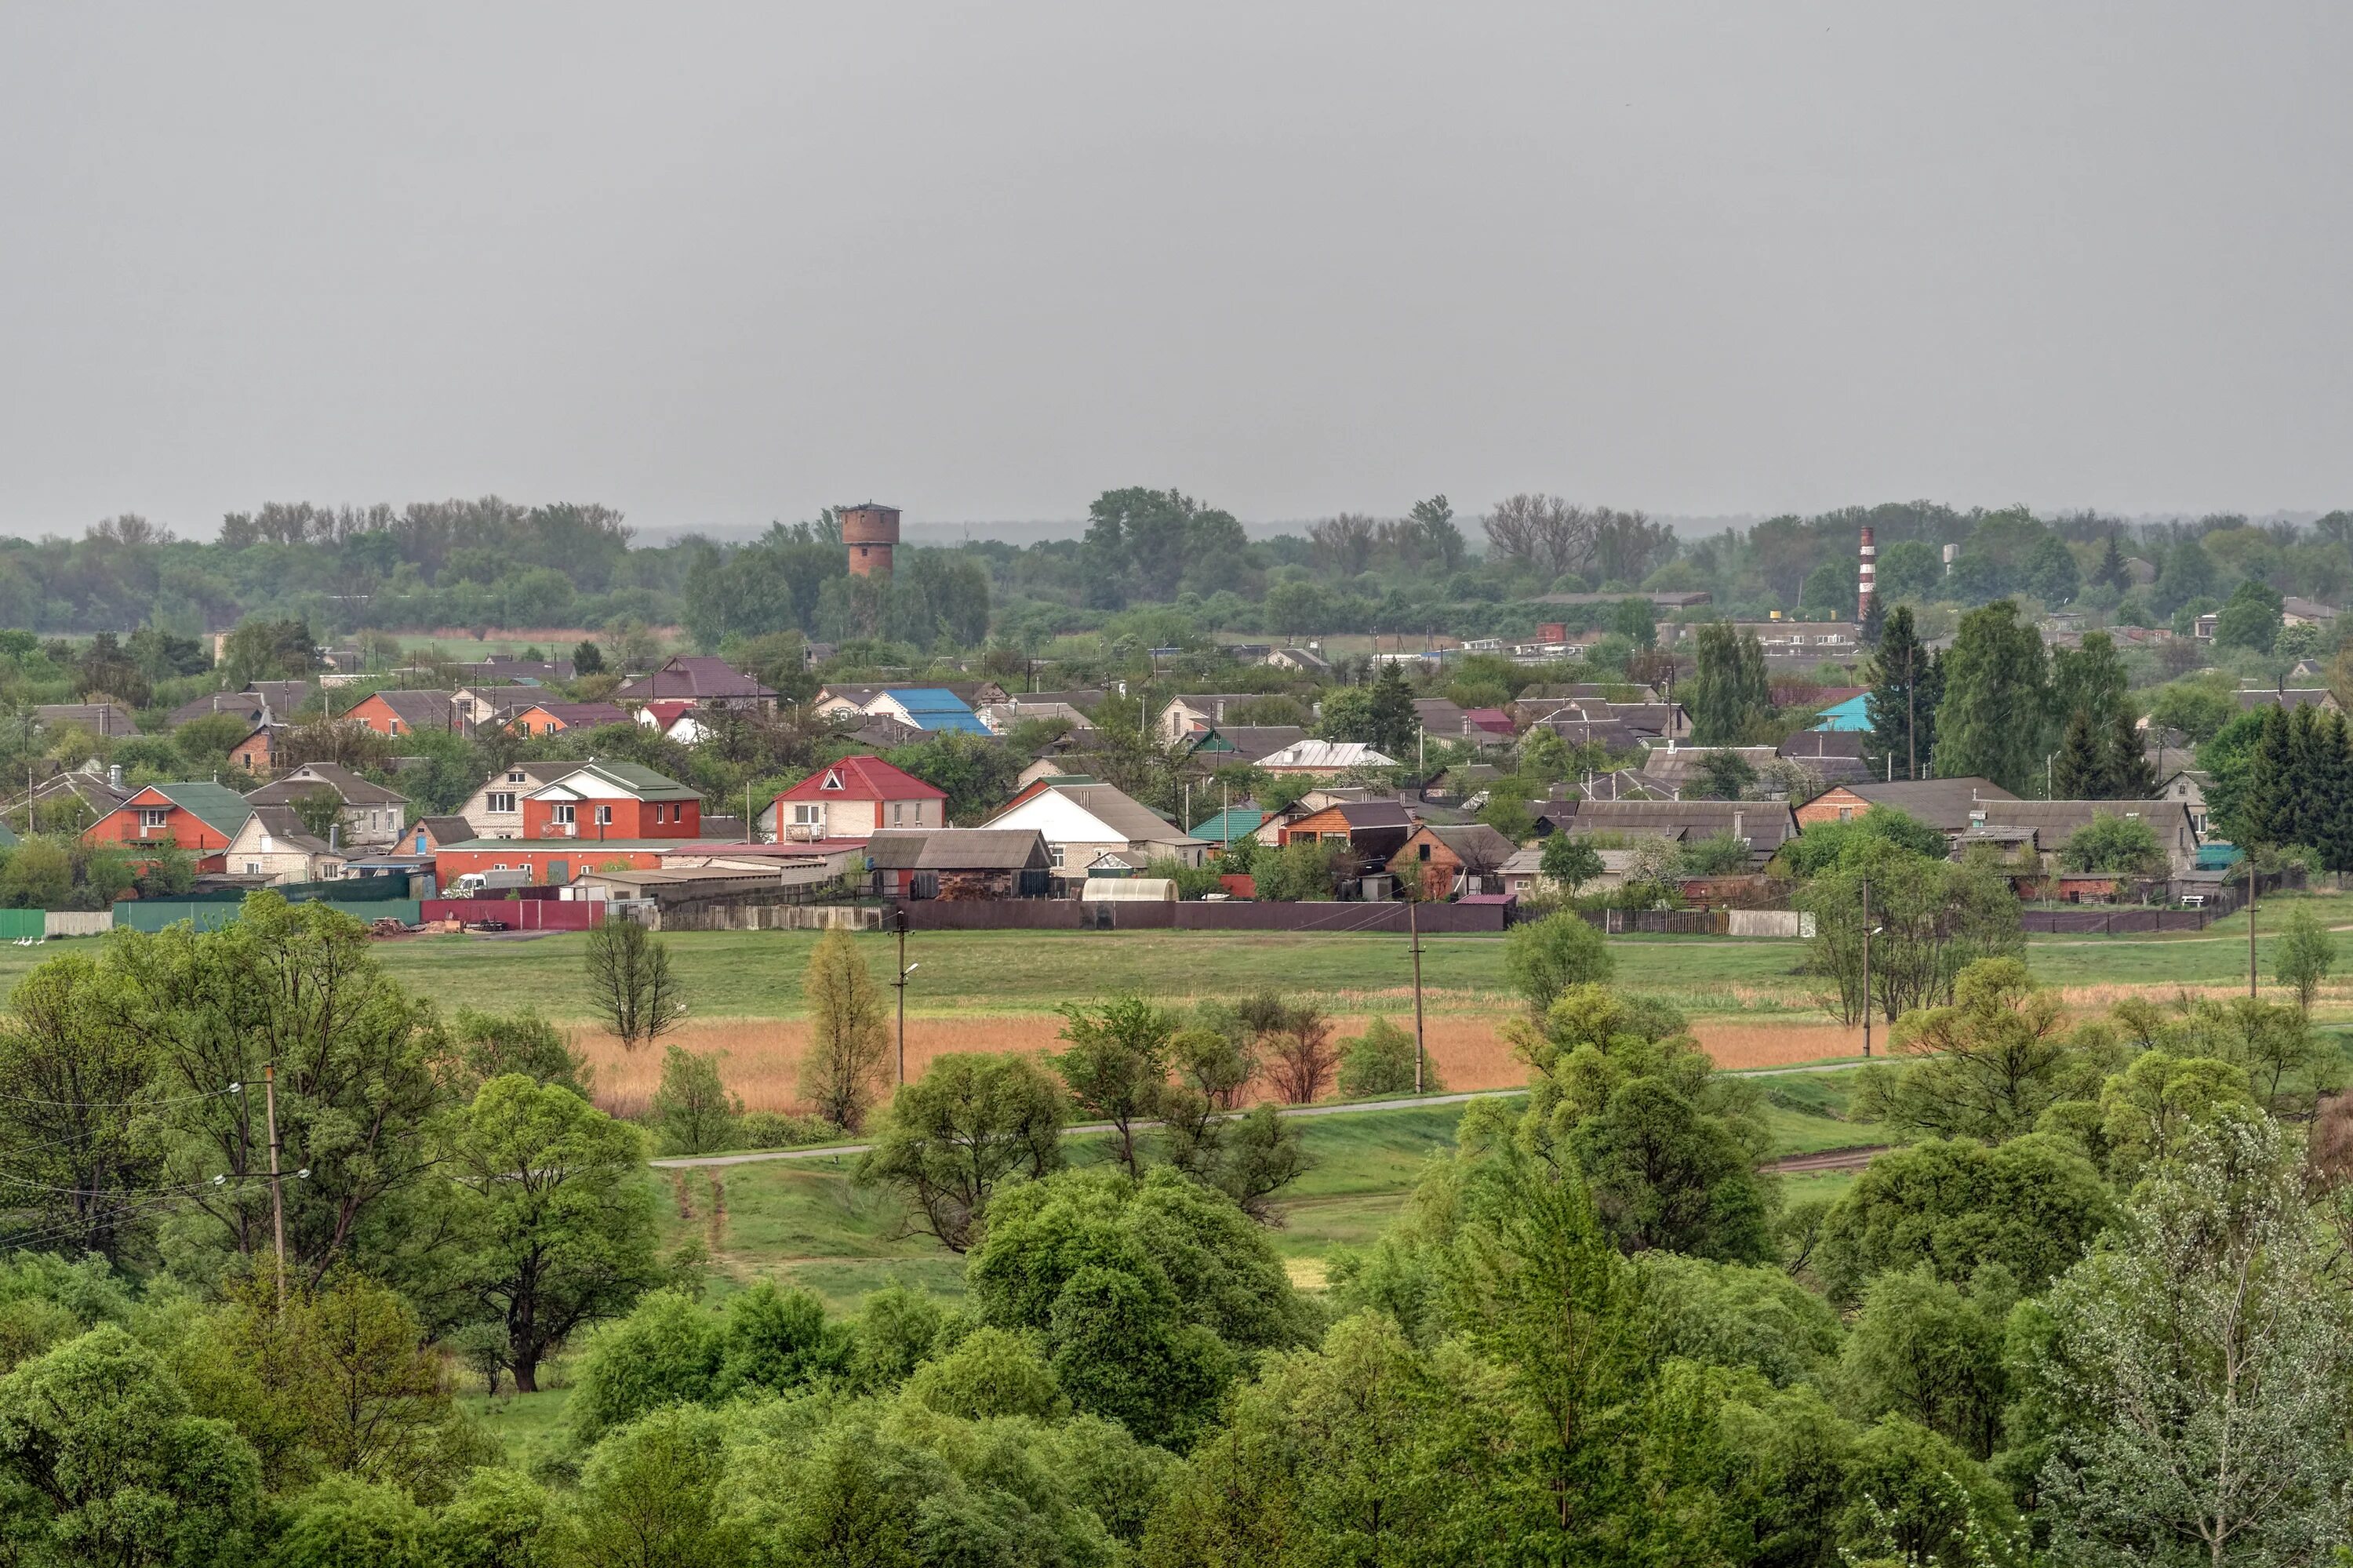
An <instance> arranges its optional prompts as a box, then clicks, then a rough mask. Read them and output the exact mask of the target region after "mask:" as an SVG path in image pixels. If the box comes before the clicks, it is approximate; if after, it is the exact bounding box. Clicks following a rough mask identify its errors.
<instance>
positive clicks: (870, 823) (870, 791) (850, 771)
mask: <svg viewBox="0 0 2353 1568" xmlns="http://www.w3.org/2000/svg"><path fill="white" fill-rule="evenodd" d="M947 800H948V798H947V795H946V793H945V792H944V791H943V790H940V789H934V788H933V787H932V786H931V785H929V784H926V783H924V782H923V780H922V779H918V778H916V777H915V776H914V775H913V774H912V773H906V772H902V770H900V769H899V768H893V767H892V766H891V765H890V764H889V763H887V762H885V761H883V760H882V759H881V758H879V757H845V758H842V759H841V760H840V761H839V762H836V763H833V764H831V765H829V766H828V767H824V768H818V770H817V771H816V772H814V773H812V774H810V775H809V776H808V777H807V778H806V779H802V780H801V781H800V782H799V783H797V784H796V785H794V786H793V787H792V788H791V789H787V790H786V791H784V793H782V794H780V795H778V796H777V797H776V799H775V800H771V801H770V802H769V803H768V809H769V818H768V822H767V826H768V827H769V828H770V829H771V830H772V831H773V833H774V836H775V838H776V842H778V843H785V842H792V841H797V840H804V839H807V840H815V839H826V838H833V839H862V838H865V837H867V836H869V835H870V834H872V833H876V832H882V831H883V830H885V829H888V828H944V827H945V826H947V821H948V820H947Z"/></svg>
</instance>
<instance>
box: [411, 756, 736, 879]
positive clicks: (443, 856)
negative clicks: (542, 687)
mask: <svg viewBox="0 0 2353 1568" xmlns="http://www.w3.org/2000/svg"><path fill="white" fill-rule="evenodd" d="M700 837H702V796H701V795H699V794H697V793H696V792H695V791H694V790H692V789H689V788H688V787H687V786H685V785H683V784H681V783H680V782H679V781H678V780H677V779H669V778H665V777H664V776H663V775H661V774H659V773H657V772H655V771H654V770H653V769H652V768H640V767H638V765H637V764H635V763H630V762H584V763H582V764H581V765H580V766H578V767H577V768H573V769H572V770H571V771H570V772H568V773H565V774H562V775H560V776H558V777H557V778H554V779H550V780H548V781H547V782H546V783H544V784H543V785H541V786H540V787H539V788H538V789H534V790H533V791H532V792H531V793H530V794H528V795H525V796H524V797H523V799H522V837H520V838H512V839H470V840H467V841H465V842H459V843H455V844H450V845H448V846H445V847H442V848H440V849H438V850H437V851H436V853H435V854H434V857H433V864H434V873H435V875H436V877H437V879H438V881H439V882H440V884H441V885H442V886H444V887H447V886H448V885H450V884H451V883H452V882H454V881H456V880H457V879H458V878H459V876H462V875H464V874H466V873H467V872H470V871H517V870H520V871H528V872H530V873H531V879H532V880H533V882H545V883H567V882H570V881H572V880H573V879H574V878H575V877H576V876H578V875H579V874H581V873H582V872H584V871H609V870H617V869H620V870H631V871H651V870H653V869H654V868H656V867H658V866H659V865H660V864H661V857H662V855H663V853H665V852H666V851H670V850H674V849H676V848H678V846H679V845H681V843H685V842H689V841H691V840H693V839H698V838H700Z"/></svg>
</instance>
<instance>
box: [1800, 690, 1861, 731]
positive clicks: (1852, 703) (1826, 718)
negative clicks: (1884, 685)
mask: <svg viewBox="0 0 2353 1568" xmlns="http://www.w3.org/2000/svg"><path fill="white" fill-rule="evenodd" d="M1870 701H1871V694H1870V693H1869V692H1858V693H1856V694H1854V695H1853V696H1851V697H1849V698H1848V699H1847V700H1846V701H1844V702H1842V703H1837V704H1833V705H1831V706H1830V707H1826V708H1824V709H1823V710H1822V714H1821V717H1820V720H1819V721H1818V722H1816V724H1815V725H1814V727H1815V728H1816V729H1832V730H1864V729H1869V728H1870V727H1871V715H1870V714H1869V713H1868V712H1866V711H1865V709H1864V705H1865V704H1866V703H1868V702H1870Z"/></svg>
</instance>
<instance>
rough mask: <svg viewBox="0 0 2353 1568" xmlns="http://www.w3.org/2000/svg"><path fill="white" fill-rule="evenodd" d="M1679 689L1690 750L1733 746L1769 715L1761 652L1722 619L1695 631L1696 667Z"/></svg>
mask: <svg viewBox="0 0 2353 1568" xmlns="http://www.w3.org/2000/svg"><path fill="white" fill-rule="evenodd" d="M1683 705H1684V706H1685V708H1686V709H1688V710H1689V712H1690V714H1691V721H1692V744H1694V746H1734V745H1737V744H1738V743H1739V741H1740V739H1741V737H1742V736H1744V735H1745V734H1746V732H1747V729H1748V726H1750V725H1751V724H1752V723H1754V722H1755V721H1756V720H1757V719H1761V718H1765V717H1767V716H1768V715H1770V714H1771V713H1772V711H1773V689H1772V686H1771V685H1770V683H1768V682H1767V680H1766V676H1765V650H1764V649H1763V648H1762V647H1761V646H1760V645H1759V644H1758V643H1757V639H1756V638H1755V637H1754V636H1753V635H1751V636H1746V637H1744V636H1742V635H1741V634H1739V633H1738V632H1736V631H1735V630H1733V629H1732V627H1731V626H1730V625H1729V624H1728V623H1727V622H1725V621H1720V620H1719V621H1713V622H1711V623H1709V624H1708V625H1705V626H1703V627H1701V628H1700V629H1699V668H1698V670H1697V671H1696V672H1695V673H1694V674H1693V676H1692V678H1691V680H1690V682H1689V683H1686V684H1685V685H1684V687H1683Z"/></svg>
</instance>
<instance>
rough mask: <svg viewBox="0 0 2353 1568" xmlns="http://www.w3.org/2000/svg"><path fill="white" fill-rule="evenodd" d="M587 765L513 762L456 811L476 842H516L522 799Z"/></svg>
mask: <svg viewBox="0 0 2353 1568" xmlns="http://www.w3.org/2000/svg"><path fill="white" fill-rule="evenodd" d="M586 766H587V764H586V763H585V762H580V761H572V762H517V763H514V764H512V766H510V767H506V768H501V769H499V770H498V771H497V772H496V773H493V774H491V776H490V777H489V778H488V779H484V780H483V781H482V787H481V788H480V789H477V790H475V791H474V792H473V794H472V795H471V796H470V797H469V798H468V799H467V800H466V803H465V804H464V805H462V806H460V807H459V808H458V811H457V814H458V815H459V816H460V817H463V818H464V819H465V820H466V821H467V823H468V825H470V827H472V829H473V830H474V832H473V835H472V836H474V837H475V838H479V839H519V838H521V837H522V802H523V798H524V797H525V796H527V795H529V794H530V793H531V792H532V791H533V790H534V789H538V788H539V787H540V786H541V785H543V784H549V783H553V782H554V780H556V779H561V778H563V777H564V776H565V774H567V773H569V772H571V771H572V770H573V769H575V768H585V767H586Z"/></svg>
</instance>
